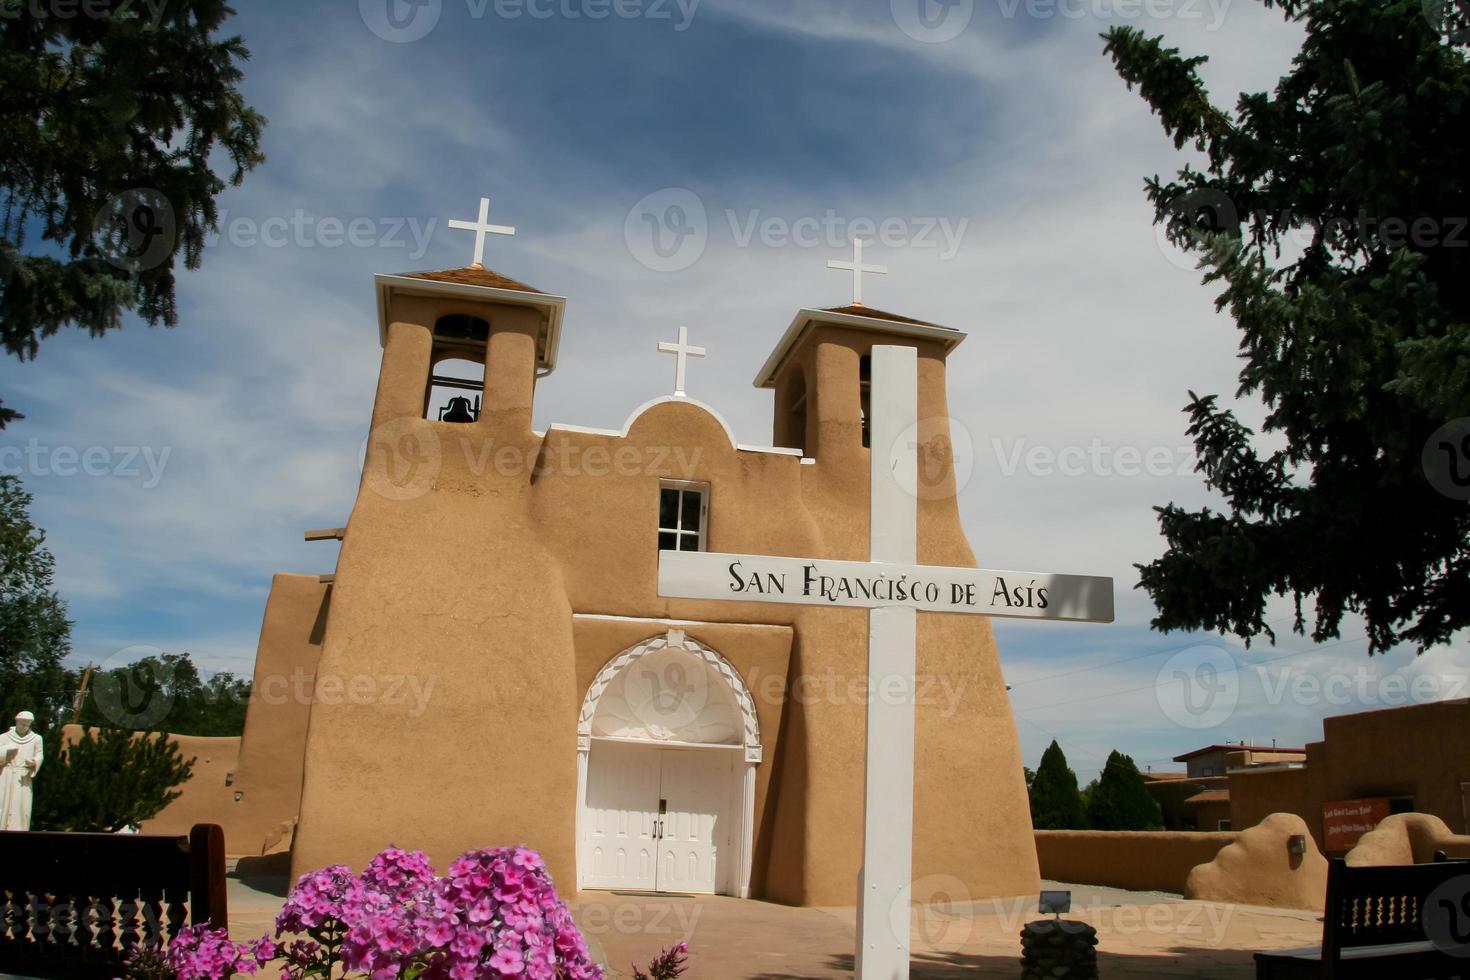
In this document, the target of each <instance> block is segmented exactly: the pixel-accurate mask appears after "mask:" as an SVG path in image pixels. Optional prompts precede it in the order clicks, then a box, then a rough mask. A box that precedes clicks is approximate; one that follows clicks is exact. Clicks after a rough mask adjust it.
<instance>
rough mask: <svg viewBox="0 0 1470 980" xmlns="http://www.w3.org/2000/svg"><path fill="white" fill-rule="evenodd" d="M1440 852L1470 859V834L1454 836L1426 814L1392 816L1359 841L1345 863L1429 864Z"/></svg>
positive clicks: (1451, 856)
mask: <svg viewBox="0 0 1470 980" xmlns="http://www.w3.org/2000/svg"><path fill="white" fill-rule="evenodd" d="M1439 851H1443V852H1444V854H1445V855H1446V856H1447V857H1450V858H1458V859H1470V835H1466V834H1455V833H1453V832H1452V831H1451V830H1450V828H1449V827H1447V826H1445V823H1444V821H1443V820H1441V819H1439V818H1438V817H1436V816H1433V815H1431V814H1428V813H1395V814H1393V815H1391V816H1389V817H1387V818H1385V819H1384V820H1383V822H1382V823H1380V824H1379V825H1378V826H1377V827H1375V828H1374V829H1373V830H1370V831H1369V832H1368V833H1366V834H1364V835H1363V836H1362V837H1361V838H1359V840H1358V845H1357V846H1356V847H1354V848H1353V849H1352V850H1351V851H1348V853H1347V857H1346V858H1345V860H1346V861H1347V863H1348V864H1350V865H1352V866H1353V867H1366V866H1373V865H1385V864H1390V865H1391V864H1428V863H1429V862H1431V861H1433V860H1434V855H1435V853H1436V852H1439Z"/></svg>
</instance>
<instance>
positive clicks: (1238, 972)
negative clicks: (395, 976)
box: [748, 946, 1256, 980]
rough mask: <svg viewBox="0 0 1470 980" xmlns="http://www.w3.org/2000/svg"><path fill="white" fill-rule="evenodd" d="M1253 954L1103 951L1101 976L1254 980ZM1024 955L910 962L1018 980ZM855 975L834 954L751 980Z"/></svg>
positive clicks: (955, 975) (914, 978)
mask: <svg viewBox="0 0 1470 980" xmlns="http://www.w3.org/2000/svg"><path fill="white" fill-rule="evenodd" d="M1253 955H1254V954H1253V953H1252V951H1250V950H1213V951H1212V952H1211V955H1210V957H1209V959H1210V962H1208V963H1199V962H1196V963H1195V964H1194V965H1191V960H1194V961H1198V960H1200V959H1201V956H1200V951H1199V950H1198V949H1191V948H1189V947H1184V946H1180V947H1175V948H1173V949H1168V950H1161V951H1160V955H1157V956H1143V955H1130V954H1124V953H1108V952H1104V951H1099V952H1098V955H1097V972H1098V975H1099V976H1102V977H1107V978H1108V980H1131V978H1139V980H1142V978H1157V977H1160V976H1178V977H1184V976H1189V977H1195V978H1198V980H1250V978H1253V977H1254V976H1255V975H1256V972H1255V961H1254V960H1253V959H1252V956H1253ZM1020 972H1021V955H1020V950H1019V948H1018V949H1017V951H1016V955H1015V956H998V955H995V954H988V953H959V952H951V953H925V952H916V953H914V955H913V958H912V960H910V965H909V976H910V978H911V980H961V978H964V980H975V978H978V977H996V978H1000V977H1005V978H1007V980H1014V978H1015V977H1017V976H1020ZM852 974H853V958H852V956H851V955H850V954H840V955H836V956H830V957H828V958H827V961H826V963H825V964H824V969H823V970H822V972H820V973H813V972H807V973H755V974H751V975H750V977H749V978H748V980H834V978H842V977H850V976H852Z"/></svg>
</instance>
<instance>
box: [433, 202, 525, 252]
mask: <svg viewBox="0 0 1470 980" xmlns="http://www.w3.org/2000/svg"><path fill="white" fill-rule="evenodd" d="M449 227H451V228H456V229H459V230H461V231H472V232H474V233H475V265H476V266H478V267H480V268H482V269H483V268H484V267H485V236H486V235H514V234H515V233H516V230H515V229H514V228H512V227H510V226H509V225H492V224H491V223H490V199H489V198H488V197H482V198H480V217H479V220H477V221H460V220H459V219H455V220H453V221H451V222H449Z"/></svg>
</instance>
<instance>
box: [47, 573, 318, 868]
mask: <svg viewBox="0 0 1470 980" xmlns="http://www.w3.org/2000/svg"><path fill="white" fill-rule="evenodd" d="M329 595H330V587H329V586H327V585H323V584H322V583H321V581H320V579H319V576H316V575H287V574H280V575H276V576H275V577H274V578H273V579H272V581H271V591H270V595H269V597H268V598H267V599H266V604H265V613H264V616H263V617H262V621H261V627H260V642H259V645H258V646H257V648H256V654H255V672H254V675H253V676H252V680H251V700H250V706H249V708H248V710H247V712H246V716H245V732H244V734H243V736H239V737H233V738H204V737H199V736H192V735H169V736H168V737H169V738H170V739H172V740H173V741H174V742H176V743H178V745H179V747H180V750H181V751H182V752H183V755H184V757H185V758H189V757H191V756H194V757H197V761H196V762H195V764H194V771H193V773H192V774H191V775H190V777H189V780H188V781H187V782H186V783H184V785H183V787H182V793H183V795H182V796H180V797H179V798H178V799H176V800H174V801H173V802H172V803H170V804H169V805H168V806H167V807H165V808H164V810H163V812H162V813H160V814H159V815H158V816H157V817H155V818H153V819H152V820H150V821H148V822H147V823H145V824H144V827H143V829H144V830H145V831H146V832H150V833H170V834H172V833H188V831H189V828H190V827H192V826H193V825H194V824H196V823H217V824H219V825H220V826H221V827H223V828H224V831H225V852H226V853H227V854H231V855H256V854H263V853H266V852H267V851H270V850H273V849H276V848H278V847H284V846H287V845H289V843H290V835H291V825H292V824H293V823H294V821H295V819H296V815H297V813H298V811H299V809H300V804H301V771H302V757H303V755H304V753H305V748H306V727H307V721H308V718H309V717H310V713H311V700H312V687H313V682H314V679H315V675H316V664H317V658H318V656H319V655H320V650H321V646H320V644H321V634H322V631H323V629H324V627H325V621H326V608H327V604H328V598H329ZM68 727H69V728H70V727H72V726H68Z"/></svg>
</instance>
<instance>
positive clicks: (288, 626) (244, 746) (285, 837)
mask: <svg viewBox="0 0 1470 980" xmlns="http://www.w3.org/2000/svg"><path fill="white" fill-rule="evenodd" d="M330 602H331V586H330V585H326V584H324V583H322V581H321V579H320V577H319V576H316V575H288V574H284V573H283V574H279V575H276V576H275V577H274V578H273V579H272V580H271V592H270V596H269V598H267V599H266V603H265V615H264V617H263V618H262V621H261V626H260V645H259V648H258V650H257V652H256V655H255V675H254V677H253V679H252V682H251V687H250V689H251V703H250V710H249V711H248V712H247V714H246V717H245V734H244V738H243V741H242V743H241V747H240V762H239V765H238V767H237V768H236V769H235V779H234V784H233V786H232V787H231V789H232V790H233V792H232V794H231V806H232V807H233V808H234V810H235V811H236V812H235V815H234V816H233V818H232V819H231V821H230V823H229V824H228V825H227V826H226V828H225V850H226V851H227V852H229V853H230V854H264V853H266V852H267V851H270V850H272V849H274V848H276V847H279V846H283V845H284V844H287V843H289V841H290V825H291V824H292V823H294V821H295V820H296V816H297V814H298V813H299V812H300V809H301V778H302V763H303V759H304V757H305V754H306V729H307V725H308V723H309V721H310V718H311V703H312V696H313V691H314V688H315V684H316V671H317V661H318V660H319V659H320V658H321V643H322V636H323V634H324V632H325V630H326V619H327V609H328V607H329V605H330ZM236 795H238V799H236V798H235V797H236Z"/></svg>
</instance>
